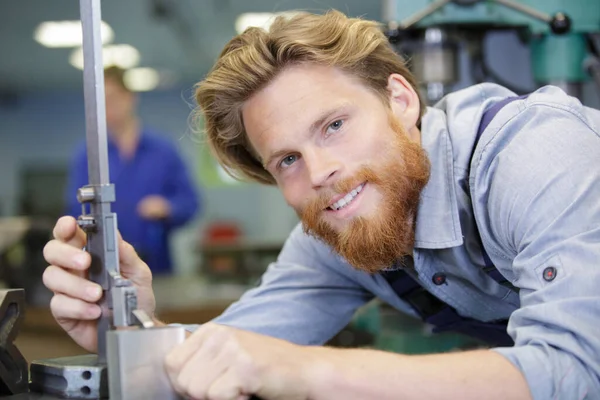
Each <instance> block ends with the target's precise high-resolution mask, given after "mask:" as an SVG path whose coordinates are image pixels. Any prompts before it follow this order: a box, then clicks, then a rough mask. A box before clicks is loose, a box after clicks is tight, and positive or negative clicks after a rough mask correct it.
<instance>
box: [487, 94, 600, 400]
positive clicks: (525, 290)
mask: <svg viewBox="0 0 600 400" xmlns="http://www.w3.org/2000/svg"><path fill="white" fill-rule="evenodd" d="M575 107H576V106H575ZM584 110H585V109H584V108H583V107H581V106H580V105H579V107H576V108H570V107H567V106H564V105H563V106H560V107H559V106H557V105H555V103H554V102H553V103H548V104H544V103H539V102H536V99H532V100H531V101H530V104H529V105H528V106H527V107H526V108H524V109H522V110H521V112H520V113H519V114H518V115H517V116H516V117H514V118H512V119H511V120H510V121H508V122H507V123H506V124H505V125H504V126H503V127H502V128H501V131H504V134H499V135H497V138H494V139H492V140H491V142H490V149H491V148H492V147H494V146H496V148H500V149H501V150H500V151H498V152H495V155H494V156H493V158H492V159H491V161H490V162H489V163H488V164H487V169H485V170H481V174H480V175H481V176H480V178H481V179H482V180H480V181H479V182H480V183H481V182H486V183H485V185H486V186H487V187H488V188H489V191H488V192H487V194H486V195H485V196H488V198H487V211H486V212H487V218H488V220H487V222H486V223H487V225H488V228H489V229H487V230H482V238H484V239H485V240H486V241H487V243H488V244H489V243H491V246H490V247H491V254H490V255H491V256H493V257H500V258H504V259H507V258H508V259H509V258H512V257H514V259H513V261H512V268H511V269H510V270H508V271H501V272H506V273H507V276H511V277H512V279H511V281H512V283H513V285H515V286H516V287H518V288H519V289H520V292H519V296H520V301H521V306H520V308H519V309H517V310H516V311H515V312H514V313H513V314H512V315H511V317H510V320H509V325H508V333H509V334H510V335H511V336H512V337H513V339H514V341H515V345H514V347H510V348H497V349H494V351H496V352H498V353H500V354H502V355H503V356H505V357H506V358H507V359H508V360H509V361H510V362H511V363H513V364H514V365H515V366H516V367H517V368H519V369H520V370H521V371H522V373H523V374H524V376H525V379H526V380H527V382H528V385H529V388H530V390H531V393H532V396H533V398H534V399H540V400H541V399H584V398H598V397H596V396H598V395H599V393H600V295H599V293H600V289H599V288H600V137H599V134H598V130H597V128H596V126H595V125H594V123H597V122H598V121H600V118H596V117H594V120H595V122H594V120H592V119H591V118H590V115H591V113H590V114H588V116H586V115H585V111H584ZM502 141H504V142H505V143H501V142H502ZM494 142H495V143H494ZM482 154H484V155H483V158H485V157H486V155H485V150H484V152H483V153H482ZM484 231H487V233H485V232H484ZM484 235H485V236H484ZM486 247H487V246H486ZM507 255H509V257H507Z"/></svg>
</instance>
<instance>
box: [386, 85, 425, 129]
mask: <svg viewBox="0 0 600 400" xmlns="http://www.w3.org/2000/svg"><path fill="white" fill-rule="evenodd" d="M387 89H388V92H389V95H390V106H391V108H392V112H393V113H394V115H395V116H396V117H397V118H398V120H399V121H400V122H401V123H402V125H404V128H405V129H406V130H407V131H410V130H411V129H412V128H414V127H416V125H417V121H418V120H419V116H420V115H421V103H420V101H419V96H418V95H417V92H416V91H415V89H414V88H413V87H412V86H411V84H410V83H408V81H407V80H406V79H405V78H404V77H403V76H402V75H400V74H391V75H390V76H389V78H388V86H387Z"/></svg>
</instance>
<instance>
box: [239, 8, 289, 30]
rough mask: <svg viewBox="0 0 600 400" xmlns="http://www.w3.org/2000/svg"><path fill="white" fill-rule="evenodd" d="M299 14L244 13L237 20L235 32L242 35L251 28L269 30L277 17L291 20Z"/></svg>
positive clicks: (287, 12)
mask: <svg viewBox="0 0 600 400" xmlns="http://www.w3.org/2000/svg"><path fill="white" fill-rule="evenodd" d="M295 14H297V12H296V11H284V12H280V13H244V14H241V15H240V16H238V17H237V19H236V20H235V30H236V31H237V33H242V32H244V31H245V30H246V29H248V28H250V27H251V26H255V27H258V28H263V29H266V30H268V29H269V27H270V26H271V24H272V23H273V21H275V18H276V17H279V16H284V17H287V18H290V17H292V16H294V15H295Z"/></svg>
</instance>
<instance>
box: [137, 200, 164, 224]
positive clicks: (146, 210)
mask: <svg viewBox="0 0 600 400" xmlns="http://www.w3.org/2000/svg"><path fill="white" fill-rule="evenodd" d="M137 211H138V214H139V215H140V216H142V218H146V219H151V220H156V219H165V218H168V217H169V216H170V215H171V204H170V203H169V201H168V200H167V199H165V198H164V197H162V196H157V195H153V196H146V197H144V198H143V199H142V200H141V201H140V202H139V204H138V207H137Z"/></svg>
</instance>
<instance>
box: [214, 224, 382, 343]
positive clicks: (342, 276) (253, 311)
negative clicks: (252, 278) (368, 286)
mask: <svg viewBox="0 0 600 400" xmlns="http://www.w3.org/2000/svg"><path fill="white" fill-rule="evenodd" d="M337 260H338V257H337V256H335V255H334V254H333V253H332V252H331V250H330V249H329V248H327V247H326V246H325V245H324V244H322V243H320V242H318V241H317V240H315V239H314V238H312V237H309V236H307V235H305V234H304V233H303V232H302V228H301V227H300V226H298V227H297V228H296V229H295V230H294V231H293V232H292V234H291V235H290V237H289V238H288V240H287V241H286V243H285V245H284V248H283V250H282V252H281V253H280V255H279V257H278V259H277V262H275V263H272V264H271V265H270V266H269V267H268V269H267V271H266V272H265V274H264V275H263V277H262V279H261V284H260V285H259V286H258V287H256V288H254V289H252V290H250V291H248V292H246V293H245V294H244V295H243V296H242V297H241V298H240V300H239V301H238V302H236V303H234V304H232V305H231V306H230V307H229V308H228V309H227V310H226V311H225V312H224V313H223V314H222V315H221V316H220V317H218V318H216V319H215V320H214V322H216V323H220V324H224V325H230V326H234V327H237V328H241V329H245V330H249V331H253V332H257V333H261V334H265V335H269V336H273V337H278V338H281V339H285V340H288V341H291V342H294V343H298V344H303V345H315V344H323V343H325V342H326V341H327V340H329V339H330V338H332V337H333V336H334V335H335V334H336V333H337V332H339V331H340V330H341V329H342V328H343V327H344V326H345V325H346V324H347V323H348V322H349V321H350V319H351V318H352V316H353V314H354V311H355V310H356V309H357V308H358V307H360V306H361V305H363V304H365V303H366V302H367V301H369V300H371V299H372V298H373V295H372V294H371V293H370V292H368V291H367V290H365V289H364V287H363V286H361V285H360V283H358V282H357V280H356V279H354V278H353V274H361V272H359V271H355V270H350V269H349V268H346V269H343V268H340V267H337V268H336V267H335V264H336V262H339V261H337Z"/></svg>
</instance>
